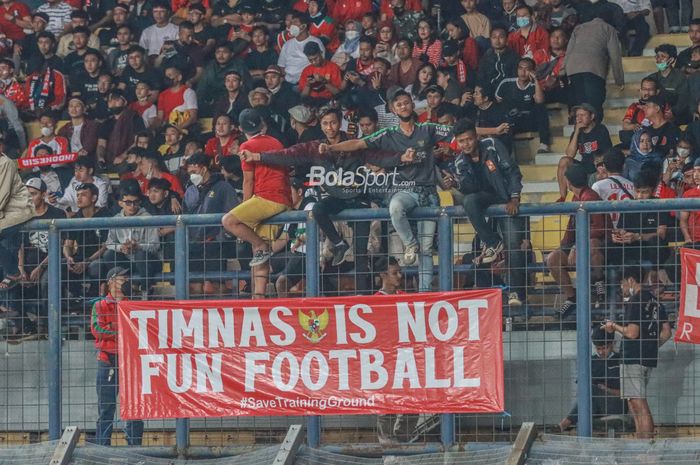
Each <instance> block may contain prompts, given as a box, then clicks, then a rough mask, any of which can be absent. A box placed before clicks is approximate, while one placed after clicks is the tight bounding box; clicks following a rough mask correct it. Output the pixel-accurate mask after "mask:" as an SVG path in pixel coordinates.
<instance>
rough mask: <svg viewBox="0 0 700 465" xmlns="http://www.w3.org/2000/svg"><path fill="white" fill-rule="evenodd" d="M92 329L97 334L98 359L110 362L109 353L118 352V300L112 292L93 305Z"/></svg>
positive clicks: (93, 333)
mask: <svg viewBox="0 0 700 465" xmlns="http://www.w3.org/2000/svg"><path fill="white" fill-rule="evenodd" d="M123 300H125V301H126V299H123ZM90 331H91V332H92V335H93V336H95V347H96V348H97V350H98V354H97V359H98V360H102V361H103V362H109V358H108V355H113V354H116V353H117V301H116V300H115V299H114V297H112V294H109V293H108V294H107V295H106V296H105V298H104V299H100V300H98V301H97V302H95V303H94V305H93V306H92V316H91V318H90Z"/></svg>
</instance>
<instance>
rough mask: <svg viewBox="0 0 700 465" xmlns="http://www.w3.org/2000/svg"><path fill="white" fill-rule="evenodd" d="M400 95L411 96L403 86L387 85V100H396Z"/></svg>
mask: <svg viewBox="0 0 700 465" xmlns="http://www.w3.org/2000/svg"><path fill="white" fill-rule="evenodd" d="M402 95H406V96H407V97H411V94H409V93H408V92H406V90H405V89H404V88H403V87H399V86H391V87H389V90H387V91H386V99H387V101H388V102H393V101H394V100H396V99H397V98H398V97H401V96H402Z"/></svg>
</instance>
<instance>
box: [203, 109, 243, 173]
mask: <svg viewBox="0 0 700 465" xmlns="http://www.w3.org/2000/svg"><path fill="white" fill-rule="evenodd" d="M237 136H238V134H237V133H235V132H234V130H233V124H231V117H230V116H228V115H219V116H217V117H216V118H214V137H212V138H211V139H209V140H208V141H207V145H205V146H204V153H205V154H206V155H207V156H208V157H209V158H211V159H212V160H214V161H215V163H216V164H217V165H218V164H219V160H220V158H221V157H229V156H232V155H236V153H238V137H237Z"/></svg>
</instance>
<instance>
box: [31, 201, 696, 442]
mask: <svg viewBox="0 0 700 465" xmlns="http://www.w3.org/2000/svg"><path fill="white" fill-rule="evenodd" d="M698 209H700V199H673V200H642V201H626V202H612V203H611V202H586V203H571V202H569V203H556V204H527V205H522V206H521V209H520V214H521V215H526V216H534V215H576V249H577V254H576V270H577V279H576V290H577V295H578V296H579V301H578V308H579V309H588V308H590V297H589V289H590V242H589V240H588V237H589V228H590V222H589V217H590V215H591V214H594V213H613V212H616V213H624V212H644V211H656V212H658V211H680V210H686V211H693V210H698ZM488 213H489V214H490V215H491V216H504V215H505V209H504V207H503V206H493V207H491V208H490V209H489V210H488ZM463 217H464V211H463V210H462V208H461V207H444V208H418V209H416V210H414V211H413V212H412V215H411V218H413V219H432V220H436V221H437V222H438V229H437V231H438V238H439V241H438V257H439V264H438V273H439V289H440V290H442V291H449V290H452V287H453V283H452V279H453V270H454V268H453V266H454V265H453V260H452V257H453V252H452V249H453V234H454V232H453V228H452V220H453V219H455V218H463ZM388 218H389V215H388V210H386V209H363V210H347V211H344V212H342V213H341V214H340V215H338V216H337V219H338V220H346V221H372V220H386V219H388ZM220 220H221V215H196V216H151V217H133V218H124V217H121V218H89V219H67V220H37V221H33V222H31V223H29V224H28V225H27V227H26V229H27V230H43V231H46V230H48V233H49V267H48V272H49V277H48V281H49V282H48V289H49V294H48V308H49V320H48V331H49V344H48V347H49V353H48V354H47V356H48V361H49V363H48V371H49V372H48V379H49V405H48V408H49V415H48V418H49V438H50V439H58V438H59V437H60V436H61V431H62V428H63V427H64V426H65V425H62V424H61V418H62V416H61V415H62V412H61V408H62V397H61V396H62V394H61V389H62V380H61V351H62V347H61V346H62V338H61V281H60V280H61V274H60V267H61V243H60V233H61V232H62V231H68V230H80V229H98V228H121V227H163V226H175V228H176V232H175V251H176V252H175V259H174V264H175V266H174V270H173V272H172V279H173V280H174V282H175V289H176V295H175V297H176V298H177V299H186V298H187V297H188V295H187V294H188V290H187V289H188V288H187V283H188V278H189V277H190V275H189V273H188V265H187V257H188V243H189V242H188V230H187V228H188V227H189V226H207V225H218V224H220ZM304 221H306V234H307V241H306V244H307V248H306V265H307V266H306V275H305V278H306V295H307V296H316V295H319V292H320V271H319V267H318V264H319V257H320V252H321V251H320V247H319V238H320V233H319V228H318V225H317V223H316V221H315V220H314V218H313V215H312V213H311V212H308V213H307V212H288V213H284V214H281V215H278V216H276V217H275V218H273V219H272V220H271V221H270V222H271V223H276V224H281V223H290V222H304ZM576 315H577V320H576V324H577V378H578V388H577V401H578V406H579V423H578V428H577V432H578V435H579V436H584V437H589V436H591V435H592V418H591V408H592V407H591V403H592V402H591V395H592V392H591V390H592V389H591V382H590V380H591V368H590V363H589V361H590V359H591V343H590V336H589V329H590V327H591V316H590V313H589V312H587V311H577V312H576ZM321 423H322V419H321V418H320V417H311V418H308V419H307V440H308V444H309V445H310V446H311V447H318V446H319V445H320V444H321ZM176 430H177V431H176V441H177V449H178V451H179V452H183V451H185V450H186V449H187V448H188V446H189V421H188V420H187V419H179V420H178V421H177V423H176ZM440 439H441V442H442V445H443V447H445V448H448V447H451V446H452V445H453V444H454V443H455V441H456V438H455V417H454V415H451V414H444V415H442V417H441V434H440Z"/></svg>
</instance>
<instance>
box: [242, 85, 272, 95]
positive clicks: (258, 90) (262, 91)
mask: <svg viewBox="0 0 700 465" xmlns="http://www.w3.org/2000/svg"><path fill="white" fill-rule="evenodd" d="M253 94H264V95H267V96H268V97H269V96H270V95H272V92H270V91H269V90H268V89H267V88H266V87H256V88H255V89H253V90H251V91H250V92H248V96H249V97H252V96H253Z"/></svg>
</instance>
